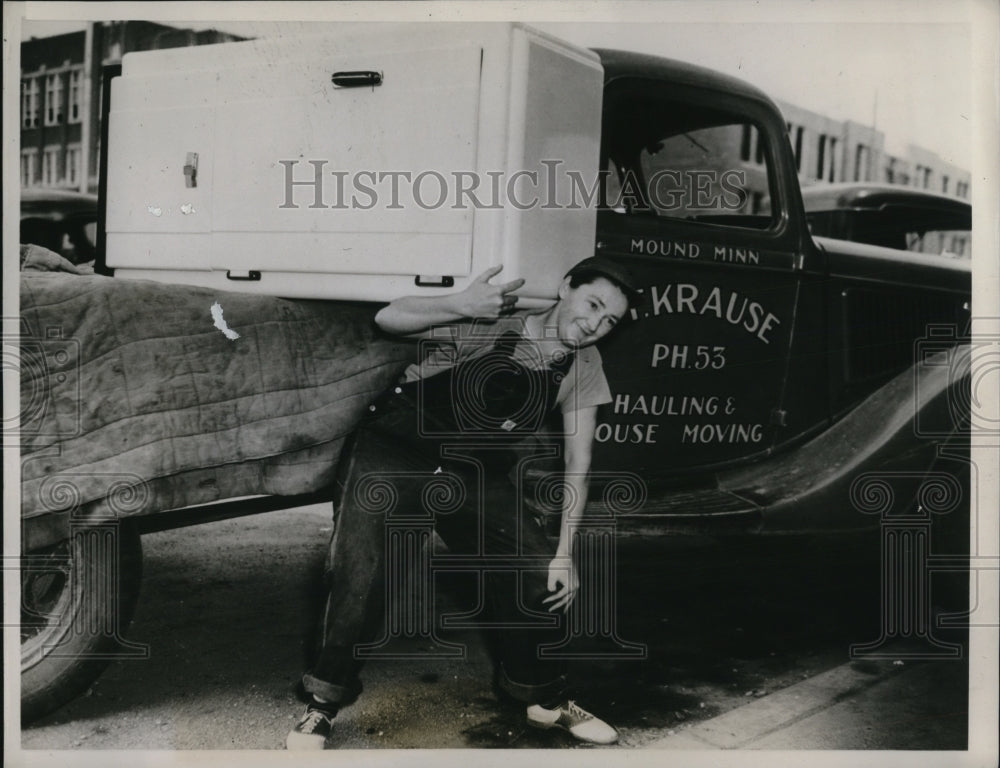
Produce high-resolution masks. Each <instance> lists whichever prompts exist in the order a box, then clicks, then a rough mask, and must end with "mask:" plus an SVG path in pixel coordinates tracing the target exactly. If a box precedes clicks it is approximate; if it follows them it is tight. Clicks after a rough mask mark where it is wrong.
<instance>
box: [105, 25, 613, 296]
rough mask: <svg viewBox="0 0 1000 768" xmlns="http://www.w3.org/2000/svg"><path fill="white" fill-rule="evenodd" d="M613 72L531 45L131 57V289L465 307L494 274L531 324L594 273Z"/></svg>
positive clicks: (390, 44) (113, 250)
mask: <svg viewBox="0 0 1000 768" xmlns="http://www.w3.org/2000/svg"><path fill="white" fill-rule="evenodd" d="M602 80H603V72H602V69H601V66H600V62H599V60H598V58H597V56H596V55H595V54H594V53H592V52H590V51H587V50H584V49H580V48H576V47H574V46H571V45H568V44H566V43H564V42H561V41H559V40H556V39H555V38H552V37H549V36H547V35H543V34H541V33H540V32H538V31H536V30H533V29H531V28H529V27H525V26H522V25H518V24H407V25H401V24H400V25H397V24H353V25H352V24H345V25H342V26H341V27H339V28H338V30H337V31H336V33H334V34H333V35H324V36H323V37H315V38H296V39H286V38H275V39H261V40H252V41H247V42H240V43H226V44H222V45H210V46H202V47H195V48H180V49H170V50H163V51H148V52H138V53H129V54H126V56H125V57H124V59H123V62H122V75H121V77H118V78H116V79H115V80H114V81H113V84H112V92H111V105H110V123H109V134H108V171H107V173H108V177H107V178H108V182H107V219H106V227H107V253H106V260H107V264H108V266H110V267H114V268H115V270H116V276H118V277H135V278H144V279H155V280H161V281H167V282H177V283H191V284H195V285H203V286H209V287H215V288H221V289H228V290H239V291H252V292H259V293H265V294H271V295H277V296H289V297H305V298H330V299H360V300H373V301H381V300H389V299H392V298H395V297H396V296H400V295H404V294H414V293H416V294H427V295H432V294H435V293H442V292H450V291H453V290H456V289H460V288H462V287H464V286H465V285H467V284H468V282H469V280H470V279H471V278H473V277H475V276H476V275H478V274H479V273H481V272H482V271H483V270H484V269H486V268H487V267H489V266H492V265H496V264H503V265H504V270H503V272H502V273H501V275H500V278H498V280H505V281H506V280H512V279H514V278H516V277H524V278H525V279H526V280H527V285H526V286H525V288H524V289H522V290H521V291H520V292H519V293H520V294H521V295H522V297H523V298H522V304H525V305H530V304H532V303H539V302H541V301H542V300H545V299H548V298H552V297H554V295H555V289H556V286H557V285H558V283H559V280H560V279H561V277H562V276H563V274H564V273H565V272H566V270H567V269H568V268H569V267H570V266H572V265H573V264H574V263H576V262H577V261H579V260H580V259H582V258H585V257H587V256H590V255H592V254H593V248H594V233H595V217H596V206H597V200H596V194H595V190H596V186H595V185H596V183H597V179H598V175H597V171H598V155H599V147H600V128H601V93H602Z"/></svg>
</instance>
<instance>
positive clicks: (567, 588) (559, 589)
mask: <svg viewBox="0 0 1000 768" xmlns="http://www.w3.org/2000/svg"><path fill="white" fill-rule="evenodd" d="M548 586H549V592H553V593H554V594H552V595H549V596H548V597H546V598H545V599H543V600H542V602H543V603H550V605H549V611H558V610H559V609H562V610H563V611H566V610H568V609H569V606H570V603H572V602H573V598H575V597H576V591H577V590H578V589H579V588H580V579H579V578H578V577H577V575H576V563H574V562H573V558H572V557H571V556H569V555H556V556H555V557H554V558H552V562H551V563H549V585H548Z"/></svg>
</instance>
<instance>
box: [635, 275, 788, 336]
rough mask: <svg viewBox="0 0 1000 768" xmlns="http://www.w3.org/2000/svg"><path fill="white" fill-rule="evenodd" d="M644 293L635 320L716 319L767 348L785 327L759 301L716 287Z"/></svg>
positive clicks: (674, 286)
mask: <svg viewBox="0 0 1000 768" xmlns="http://www.w3.org/2000/svg"><path fill="white" fill-rule="evenodd" d="M644 293H645V294H646V298H645V299H644V300H643V302H642V304H641V305H640V306H638V307H636V308H634V309H632V318H633V319H634V320H639V319H642V318H649V317H659V316H660V315H675V314H689V315H697V316H701V317H704V316H713V317H716V318H717V319H719V320H725V321H726V322H727V323H729V324H730V325H732V326H735V327H739V328H742V329H743V330H745V331H746V332H747V333H749V334H751V335H753V336H755V337H756V338H758V339H760V341H762V342H764V343H765V344H770V343H771V332H772V331H773V330H774V329H775V328H776V327H777V326H778V325H780V324H781V320H779V319H778V316H777V315H775V314H774V313H773V312H769V311H768V310H767V309H766V308H765V307H764V305H763V304H761V303H760V302H759V301H754V300H752V299H750V298H749V297H748V296H743V295H741V294H740V293H739V292H737V291H734V290H732V289H730V288H723V287H721V286H713V287H712V288H709V289H708V290H704V289H702V288H699V287H698V286H697V285H695V284H694V283H667V284H666V285H653V286H650V287H649V288H648V290H646V291H644Z"/></svg>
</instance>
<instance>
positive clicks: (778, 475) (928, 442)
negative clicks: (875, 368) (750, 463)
mask: <svg viewBox="0 0 1000 768" xmlns="http://www.w3.org/2000/svg"><path fill="white" fill-rule="evenodd" d="M968 359H969V348H968V347H967V346H964V347H958V348H955V349H952V350H947V351H943V352H938V353H936V354H934V355H930V356H928V357H927V358H926V359H924V360H922V361H920V362H918V363H916V364H914V365H913V366H911V367H910V368H909V369H907V370H906V371H904V372H903V373H901V374H899V375H898V376H896V377H895V378H894V379H892V380H890V381H889V382H888V383H886V384H885V385H884V386H882V387H881V388H880V389H878V390H876V391H875V392H874V393H872V394H871V395H870V396H868V397H867V398H866V399H865V400H863V401H862V402H861V403H860V404H859V405H858V406H857V407H856V408H854V409H853V410H852V411H851V412H850V413H849V414H847V415H846V416H845V417H844V418H842V419H841V420H840V421H838V422H837V423H836V424H834V425H833V426H831V427H830V428H829V429H827V430H825V431H824V432H823V433H822V434H820V435H818V436H817V437H815V438H813V439H812V440H810V441H809V442H807V443H805V444H804V445H802V446H800V447H798V448H797V449H795V450H793V451H790V452H789V453H787V454H785V455H783V456H781V457H778V458H775V459H774V460H772V461H770V462H768V463H767V467H766V469H764V470H763V471H762V468H761V467H760V466H759V465H758V466H754V467H748V468H741V469H740V470H736V471H734V472H731V473H725V474H723V475H720V477H719V488H720V490H725V491H729V492H730V493H732V494H734V495H737V496H740V497H743V498H746V499H748V500H751V501H753V502H754V503H756V504H758V505H759V506H760V508H761V510H762V522H761V526H760V529H759V532H760V533H783V532H790V531H800V532H801V531H802V530H816V531H831V530H844V531H847V530H856V529H863V528H870V527H876V526H877V525H878V523H879V517H878V516H877V515H871V514H863V513H862V512H863V511H864V510H862V509H859V508H858V506H859V505H858V504H856V503H854V502H855V501H856V499H855V498H854V497H853V496H852V486H853V485H854V483H855V481H856V480H858V479H860V478H862V476H865V475H868V474H870V473H876V474H877V473H884V474H885V475H886V476H891V475H897V476H909V477H911V478H913V477H921V476H926V475H927V473H928V472H930V471H931V470H932V469H933V468H934V465H935V463H936V462H937V461H938V460H939V458H940V457H939V454H940V451H939V447H940V446H942V445H943V444H945V443H946V442H947V441H948V439H949V438H951V437H953V436H954V434H955V433H957V432H958V431H959V430H961V429H962V428H963V425H962V424H961V423H960V422H961V421H962V420H963V408H962V407H961V404H963V403H968V402H969V396H968V393H967V391H965V392H963V391H962V390H963V388H965V389H966V390H967V388H968V387H969V381H970V379H969V370H968V367H967V366H962V365H956V364H954V361H956V360H958V361H968ZM966 417H967V414H966ZM966 469H967V467H966ZM952 471H953V472H954V470H952ZM955 481H956V483H958V484H959V485H957V486H956V485H955V483H949V485H951V486H952V487H958V488H961V487H963V486H964V482H965V480H964V479H963V478H962V477H960V476H959V477H956V478H955ZM911 499H912V497H911ZM911 499H904V500H903V501H904V503H906V502H907V501H909V500H911Z"/></svg>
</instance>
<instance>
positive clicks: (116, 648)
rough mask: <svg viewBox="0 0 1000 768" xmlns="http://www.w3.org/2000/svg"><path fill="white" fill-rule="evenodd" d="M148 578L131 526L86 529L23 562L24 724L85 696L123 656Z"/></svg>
mask: <svg viewBox="0 0 1000 768" xmlns="http://www.w3.org/2000/svg"><path fill="white" fill-rule="evenodd" d="M141 579H142V544H141V542H140V540H139V534H138V532H137V530H136V528H135V526H134V525H132V524H127V523H115V524H113V525H109V526H93V527H86V528H81V529H79V530H77V531H75V532H74V533H73V534H72V535H71V536H70V538H69V539H66V540H63V541H62V542H60V543H59V544H56V545H54V546H52V547H49V548H47V549H45V550H41V551H38V552H31V553H29V554H28V555H27V556H25V557H24V558H23V559H22V565H21V721H22V723H28V722H31V721H32V720H35V719H37V718H39V717H41V716H42V715H45V714H48V713H49V712H51V711H53V710H55V709H58V708H59V707H61V706H62V705H63V704H66V703H67V702H69V701H70V700H72V699H73V698H75V697H76V696H79V695H80V694H81V693H83V692H84V691H85V690H87V688H88V687H89V686H90V685H91V683H93V682H94V680H96V679H97V677H98V675H100V674H101V672H102V671H104V668H105V667H106V666H107V665H108V663H109V662H110V661H112V660H113V659H114V658H116V657H117V656H116V655H117V654H121V652H122V650H123V649H124V647H125V646H124V644H123V641H122V639H121V637H122V633H124V631H125V629H126V628H127V627H128V624H129V622H130V621H131V620H132V614H133V612H134V611H135V605H136V602H137V600H138V597H139V585H140V582H141ZM130 655H132V656H135V655H136V654H135V652H134V651H133V652H132V653H131V654H130Z"/></svg>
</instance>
